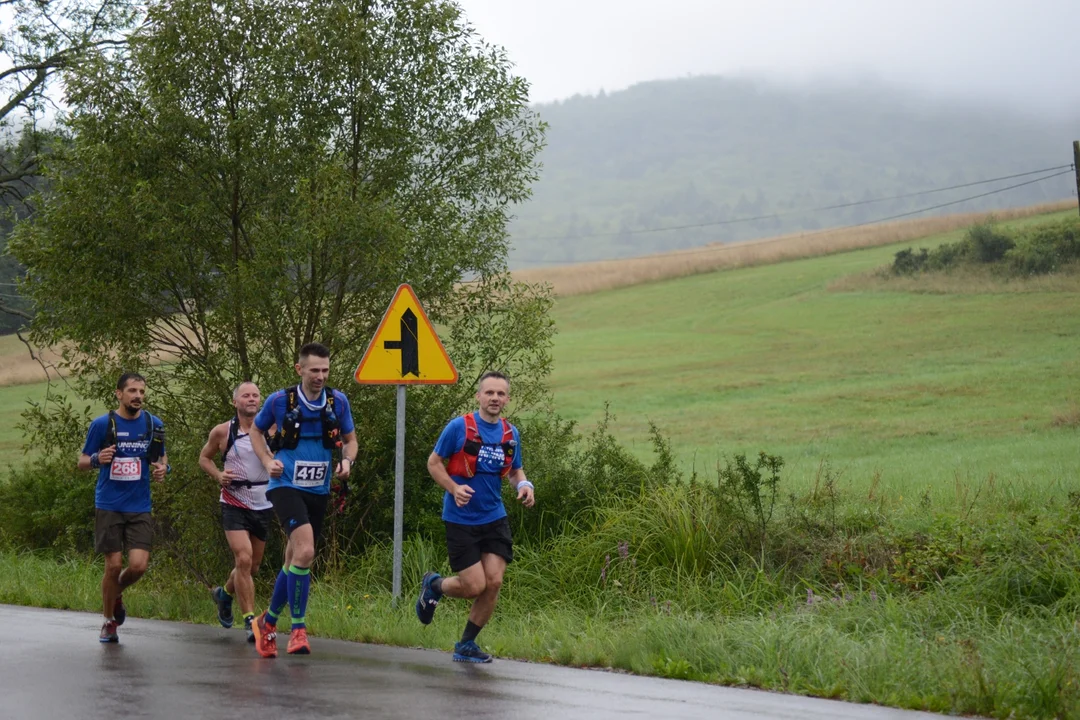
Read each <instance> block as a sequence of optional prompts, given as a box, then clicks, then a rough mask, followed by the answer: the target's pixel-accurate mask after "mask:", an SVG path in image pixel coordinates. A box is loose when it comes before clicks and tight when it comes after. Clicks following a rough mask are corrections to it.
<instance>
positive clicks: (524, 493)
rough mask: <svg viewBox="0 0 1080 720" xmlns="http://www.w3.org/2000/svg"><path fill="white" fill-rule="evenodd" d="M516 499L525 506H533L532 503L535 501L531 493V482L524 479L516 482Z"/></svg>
mask: <svg viewBox="0 0 1080 720" xmlns="http://www.w3.org/2000/svg"><path fill="white" fill-rule="evenodd" d="M517 499H518V500H520V501H521V504H522V505H524V506H525V507H527V508H529V507H532V506H533V503H535V502H536V497H535V495H534V494H533V487H532V483H529V482H524V481H522V482H520V483H518V488H517Z"/></svg>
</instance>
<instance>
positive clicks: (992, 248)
mask: <svg viewBox="0 0 1080 720" xmlns="http://www.w3.org/2000/svg"><path fill="white" fill-rule="evenodd" d="M963 242H964V243H965V244H966V246H967V253H966V254H967V255H968V257H969V258H970V260H972V261H974V262H977V263H982V264H984V265H985V264H988V263H996V262H1000V261H1001V260H1002V259H1004V257H1005V253H1007V252H1008V251H1009V250H1012V249H1013V247H1015V246H1016V243H1015V242H1014V241H1013V239H1012V238H1011V237H1009V236H1008V235H1006V234H1005V233H1003V232H1000V231H999V230H998V229H997V226H996V225H995V224H994V223H992V222H986V223H979V224H978V225H976V226H974V227H973V228H971V229H970V230H968V232H967V237H966V238H965V239H964V241H963Z"/></svg>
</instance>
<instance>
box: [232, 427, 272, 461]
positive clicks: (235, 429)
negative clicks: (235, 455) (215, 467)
mask: <svg viewBox="0 0 1080 720" xmlns="http://www.w3.org/2000/svg"><path fill="white" fill-rule="evenodd" d="M239 434H240V416H239V415H233V419H232V420H230V421H229V438H228V439H227V440H226V441H225V452H223V453H221V462H222V463H224V462H225V459H226V458H228V457H229V451H230V450H232V448H233V445H235V444H236V436H237V435H239ZM267 438H269V436H267Z"/></svg>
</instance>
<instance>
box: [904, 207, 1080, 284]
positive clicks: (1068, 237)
mask: <svg viewBox="0 0 1080 720" xmlns="http://www.w3.org/2000/svg"><path fill="white" fill-rule="evenodd" d="M1078 261H1080V218H1068V219H1066V220H1060V221H1058V222H1053V223H1046V224H1043V225H1038V226H1035V227H1033V228H1030V229H1027V230H1023V231H1021V232H1018V233H1016V234H1015V236H1014V235H1010V234H1007V233H1005V232H1003V231H1001V230H999V229H998V228H997V226H996V225H994V224H993V223H982V224H979V225H975V226H974V227H972V228H971V229H969V230H968V232H967V235H966V236H965V237H964V239H963V240H961V241H960V242H955V243H945V244H943V245H940V246H938V247H937V248H936V249H934V250H927V249H926V248H919V249H918V250H917V251H916V250H913V249H911V248H907V249H904V250H901V251H899V252H898V253H896V255H895V256H894V257H893V262H892V265H891V266H890V270H891V272H892V274H893V275H916V274H918V273H921V272H931V271H948V270H951V269H954V268H957V267H961V266H965V265H990V266H993V267H995V269H997V268H1000V269H1001V270H1002V271H1003V272H1004V273H1005V274H1006V275H1020V276H1028V275H1045V274H1047V273H1052V272H1058V271H1060V270H1062V269H1063V268H1065V267H1066V266H1067V265H1069V264H1070V263H1075V262H1078Z"/></svg>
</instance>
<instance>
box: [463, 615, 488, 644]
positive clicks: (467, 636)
mask: <svg viewBox="0 0 1080 720" xmlns="http://www.w3.org/2000/svg"><path fill="white" fill-rule="evenodd" d="M483 629H484V628H483V626H481V625H477V624H475V623H474V622H473V621H472V620H469V621H467V622H466V623H465V632H463V633H462V634H461V642H463V643H467V642H469V641H470V640H475V639H476V636H477V635H479V634H480V631H481V630H483Z"/></svg>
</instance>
